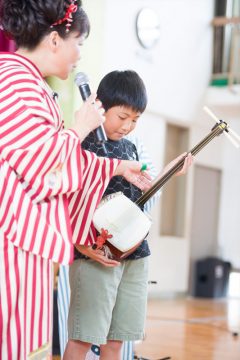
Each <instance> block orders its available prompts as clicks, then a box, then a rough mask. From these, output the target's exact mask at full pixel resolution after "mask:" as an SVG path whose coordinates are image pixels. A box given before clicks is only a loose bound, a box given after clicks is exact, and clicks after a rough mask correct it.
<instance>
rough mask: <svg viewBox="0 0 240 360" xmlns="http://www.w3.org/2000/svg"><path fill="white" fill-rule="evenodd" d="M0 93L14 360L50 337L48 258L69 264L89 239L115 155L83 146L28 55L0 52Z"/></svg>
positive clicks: (5, 273) (0, 249)
mask: <svg viewBox="0 0 240 360" xmlns="http://www.w3.org/2000/svg"><path fill="white" fill-rule="evenodd" d="M0 94H1V98H0V266H1V271H0V359H8V360H17V359H26V358H27V355H29V353H31V352H32V351H35V350H37V349H39V348H40V347H42V346H44V345H45V344H46V343H48V342H50V340H51V316H52V307H51V306H52V284H51V282H52V270H51V267H52V265H51V264H52V262H51V261H55V262H60V263H63V264H67V263H69V262H70V261H71V260H72V256H73V251H72V250H73V249H72V248H73V246H72V243H73V242H78V243H81V244H88V243H92V242H93V241H94V237H93V236H94V231H93V226H92V224H91V219H92V215H93V212H94V210H95V208H96V206H97V205H98V203H99V201H100V199H101V197H102V194H103V192H104V190H105V188H106V186H107V184H108V182H109V180H110V178H111V176H112V175H113V173H114V170H115V168H116V166H117V164H118V161H115V160H110V159H104V158H97V157H96V156H95V155H94V154H91V153H89V152H85V151H82V150H81V144H80V141H79V138H78V136H77V135H76V134H75V133H74V131H71V130H64V129H63V126H62V121H61V118H60V115H59V109H58V105H57V104H56V103H55V101H54V100H53V98H52V91H51V89H50V88H49V87H48V85H47V84H46V83H45V81H44V80H43V78H42V77H41V75H40V73H39V72H38V70H37V69H36V68H35V66H34V65H33V64H31V63H30V62H29V61H28V60H26V59H25V58H23V57H21V56H19V55H15V54H9V53H0ZM81 189H82V190H81ZM90 228H91V229H90ZM89 230H90V231H89ZM50 260H51V261H50Z"/></svg>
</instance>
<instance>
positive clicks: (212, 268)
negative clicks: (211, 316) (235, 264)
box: [194, 257, 231, 298]
mask: <svg viewBox="0 0 240 360" xmlns="http://www.w3.org/2000/svg"><path fill="white" fill-rule="evenodd" d="M230 270H231V264H230V263H229V262H227V261H223V260H221V259H218V258H215V257H207V258H205V259H202V260H198V261H197V262H196V268H195V289H194V296H196V297H205V298H220V297H226V295H227V290H228V282H229V274H230Z"/></svg>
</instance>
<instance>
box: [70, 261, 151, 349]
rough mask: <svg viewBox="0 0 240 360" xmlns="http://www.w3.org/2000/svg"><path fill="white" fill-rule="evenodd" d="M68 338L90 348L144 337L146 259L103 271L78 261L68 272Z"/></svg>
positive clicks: (89, 263) (96, 265) (128, 262)
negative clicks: (110, 341) (69, 292)
mask: <svg viewBox="0 0 240 360" xmlns="http://www.w3.org/2000/svg"><path fill="white" fill-rule="evenodd" d="M69 278H70V286H71V301H70V310H69V317H68V337H69V339H72V340H81V341H83V342H88V343H93V344H99V345H100V344H106V342H107V340H119V341H126V340H140V339H143V337H144V323H145V317H146V306H147V284H148V257H145V258H142V259H138V260H125V261H123V262H122V263H121V264H120V265H119V266H117V267H105V266H103V265H101V264H99V263H98V262H96V261H93V260H90V259H89V260H84V259H78V260H75V261H74V262H73V264H72V265H71V266H70V270H69Z"/></svg>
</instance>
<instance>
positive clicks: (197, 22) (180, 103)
mask: <svg viewBox="0 0 240 360" xmlns="http://www.w3.org/2000/svg"><path fill="white" fill-rule="evenodd" d="M100 4H101V6H100ZM85 5H86V6H85V7H86V10H87V12H88V13H89V15H90V19H91V22H92V24H93V26H94V23H95V22H96V24H97V25H96V26H95V32H94V28H93V32H92V34H91V36H90V38H89V39H88V40H87V42H86V44H87V46H88V53H87V57H86V59H89V58H91V61H89V62H87V61H85V60H84V61H83V63H82V65H81V70H82V71H86V72H87V73H89V75H90V78H91V79H92V83H93V84H94V85H95V87H96V84H97V83H98V81H99V80H100V78H101V77H102V76H103V75H105V74H106V73H107V72H109V71H111V70H114V69H129V68H130V69H134V70H136V71H138V73H139V74H140V75H141V77H142V78H143V80H144V82H145V84H146V87H147V91H148V94H149V105H148V108H147V110H146V112H145V114H144V115H143V116H142V119H141V121H140V124H139V126H138V128H137V131H136V132H137V133H138V134H139V135H140V136H141V137H142V138H143V140H144V142H145V145H146V147H147V148H148V150H149V153H150V155H151V156H152V158H153V160H154V162H155V164H156V166H157V168H158V169H159V170H160V169H161V168H162V166H163V158H164V148H165V131H166V124H167V122H169V121H170V122H173V123H176V124H180V125H181V124H182V125H185V126H189V127H190V130H191V131H190V134H191V137H190V144H189V145H190V147H191V146H193V145H195V144H196V142H198V141H200V140H201V139H202V137H203V136H205V135H206V134H207V133H208V132H209V131H210V129H211V127H212V126H213V124H214V122H213V120H211V119H210V118H209V117H208V116H207V115H206V114H204V113H203V111H202V106H203V105H204V104H205V103H206V104H208V105H210V106H211V105H212V104H213V99H212V98H211V99H210V97H211V96H210V95H209V94H208V97H206V90H207V86H208V84H209V80H210V74H211V67H212V28H211V25H210V23H211V20H212V17H213V5H214V0H131V1H129V0H121V1H119V0H104V1H102V0H101V1H100V0H88V1H86V0H85ZM144 6H146V7H151V8H153V9H154V10H155V11H156V13H157V14H158V16H159V20H160V38H159V42H158V44H157V45H156V47H155V48H154V49H152V50H145V49H143V48H141V46H140V44H139V43H138V41H137V37H136V34H135V21H136V15H137V13H138V11H139V10H140V9H141V8H142V7H144ZM96 49H97V51H96ZM92 60H93V61H92ZM213 98H214V99H215V98H216V97H215V96H213ZM214 105H216V104H214ZM227 105H228V104H227ZM226 109H227V110H226ZM220 110H221V109H220ZM225 110H226V112H227V113H226V117H227V118H228V106H227V108H225ZM238 120H239V117H238ZM236 122H237V121H236ZM234 126H235V128H236V129H237V128H238V130H239V132H240V126H239V125H238V124H237V123H236V124H234ZM230 147H231V146H230ZM230 147H228V145H226V143H225V139H222V138H219V139H216V141H215V140H214V142H213V143H211V144H209V145H208V148H207V149H205V150H203V151H202V152H201V153H200V154H199V155H198V156H197V160H196V162H199V163H201V164H203V165H207V166H213V167H216V168H219V169H222V170H223V173H224V179H223V180H224V181H223V194H222V197H221V223H220V228H219V241H220V245H221V249H222V251H223V253H224V256H225V257H226V258H231V260H234V262H235V265H236V266H238V267H240V260H239V259H240V257H239V256H238V254H239V253H240V241H239V240H238V239H236V234H239V230H240V229H239V227H240V225H239V224H240V221H237V220H238V213H239V199H238V197H239V191H238V181H239V178H240V177H239V175H240V173H239V172H240V170H238V167H237V160H238V156H239V153H237V152H234V155H233V151H232V149H231V150H229V149H230ZM186 150H187V149H186ZM228 152H230V153H231V154H230V153H229V154H228ZM232 155H233V156H232ZM230 157H231V159H232V160H231V161H230V162H229V158H230ZM232 168H233V171H234V175H235V176H234V179H232V177H231V176H230V175H229V174H230V169H231V170H232ZM193 173H194V168H193V169H191V170H190V172H189V174H188V186H187V209H186V224H185V237H184V238H181V239H179V238H178V239H176V238H171V237H170V238H169V237H161V236H160V235H159V234H160V225H159V223H160V222H159V219H160V216H161V214H160V204H158V205H157V206H156V208H155V209H154V211H153V214H152V215H153V220H154V225H153V227H152V230H151V235H150V243H151V249H152V257H151V264H150V279H151V280H157V281H158V284H157V285H156V286H154V287H153V286H152V287H151V288H150V292H151V293H152V294H153V293H164V292H178V291H181V292H184V291H186V290H187V287H188V276H189V248H190V239H189V234H190V226H191V209H192V192H193V189H192V186H193ZM229 186H230V187H231V190H229ZM236 194H237V196H236ZM203 196H204V190H203ZM229 208H232V211H231V217H229ZM226 219H227V221H226ZM236 240H237V241H236ZM228 244H230V245H231V249H230V247H229V246H228ZM233 249H234V251H235V254H236V255H235V258H234V259H233V258H232V255H231V253H232V250H233Z"/></svg>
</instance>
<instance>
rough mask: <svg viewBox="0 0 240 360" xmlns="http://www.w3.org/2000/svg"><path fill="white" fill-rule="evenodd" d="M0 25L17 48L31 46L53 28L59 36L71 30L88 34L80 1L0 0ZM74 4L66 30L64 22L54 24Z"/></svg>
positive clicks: (87, 21)
mask: <svg viewBox="0 0 240 360" xmlns="http://www.w3.org/2000/svg"><path fill="white" fill-rule="evenodd" d="M0 2H1V5H0V6H1V8H0V25H1V27H2V28H3V30H4V31H5V33H6V34H7V35H8V36H9V37H10V38H12V39H13V40H15V42H16V45H17V47H24V48H27V49H29V50H32V49H34V48H35V47H36V46H37V45H38V44H39V43H40V42H41V40H42V39H43V38H44V36H46V35H47V34H49V33H50V32H51V31H53V30H56V31H57V32H58V34H59V36H61V37H62V38H67V37H68V35H69V33H71V32H72V31H75V32H78V33H79V35H83V36H86V37H87V36H88V34H89V31H90V24H89V20H88V16H87V14H86V13H85V11H84V10H83V8H82V7H81V6H82V3H81V0H75V1H71V0H0ZM72 3H73V4H75V5H77V11H76V12H72V14H71V16H72V22H71V26H70V28H69V32H67V31H66V30H67V27H66V21H64V22H63V23H61V24H58V25H54V26H52V25H53V24H55V23H56V22H57V21H58V20H60V19H63V18H64V17H65V15H66V13H67V10H68V8H69V6H70V5H71V4H72Z"/></svg>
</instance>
